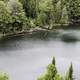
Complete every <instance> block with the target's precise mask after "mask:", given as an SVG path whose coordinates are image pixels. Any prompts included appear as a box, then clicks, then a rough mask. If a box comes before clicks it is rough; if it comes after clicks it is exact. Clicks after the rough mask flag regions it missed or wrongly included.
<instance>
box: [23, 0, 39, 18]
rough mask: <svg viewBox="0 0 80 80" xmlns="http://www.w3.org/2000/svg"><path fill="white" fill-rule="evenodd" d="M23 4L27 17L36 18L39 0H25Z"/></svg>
mask: <svg viewBox="0 0 80 80" xmlns="http://www.w3.org/2000/svg"><path fill="white" fill-rule="evenodd" d="M22 3H23V7H24V9H25V12H26V16H27V17H31V18H36V17H37V8H38V6H37V5H38V1H37V0H24V1H23V2H22Z"/></svg>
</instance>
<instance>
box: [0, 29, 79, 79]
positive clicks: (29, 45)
mask: <svg viewBox="0 0 80 80" xmlns="http://www.w3.org/2000/svg"><path fill="white" fill-rule="evenodd" d="M66 35H68V36H67V37H68V41H67V40H65V39H64V38H65V37H66ZM64 36H65V37H64ZM72 39H73V41H72ZM53 56H55V58H56V64H57V68H58V71H59V73H61V74H62V75H63V74H66V71H67V70H68V68H69V66H70V63H71V62H72V63H73V68H74V78H75V80H79V79H80V31H79V30H59V31H57V32H51V33H47V32H45V33H44V32H39V33H34V34H33V35H31V36H28V37H27V36H26V35H24V36H18V37H12V38H7V39H6V38H5V39H2V40H1V41H0V71H2V72H7V73H9V75H10V79H11V80H37V78H38V77H39V76H40V75H41V74H42V73H43V72H44V71H45V69H46V67H47V65H48V64H49V63H51V60H52V58H53Z"/></svg>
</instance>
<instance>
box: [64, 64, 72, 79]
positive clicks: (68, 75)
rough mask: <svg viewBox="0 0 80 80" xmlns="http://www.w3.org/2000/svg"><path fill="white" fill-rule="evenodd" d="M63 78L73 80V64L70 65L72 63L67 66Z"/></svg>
mask: <svg viewBox="0 0 80 80" xmlns="http://www.w3.org/2000/svg"><path fill="white" fill-rule="evenodd" d="M65 80H73V66H72V63H71V65H70V67H69V70H68V72H67V73H66V77H65Z"/></svg>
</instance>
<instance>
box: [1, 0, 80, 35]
mask: <svg viewBox="0 0 80 80" xmlns="http://www.w3.org/2000/svg"><path fill="white" fill-rule="evenodd" d="M79 22H80V0H0V33H1V34H4V35H5V34H7V33H9V34H10V33H16V32H23V31H26V30H30V29H34V28H37V27H38V28H42V29H43V28H45V29H54V28H57V27H59V26H60V28H63V27H61V26H62V25H64V27H65V26H68V25H72V24H78V25H79Z"/></svg>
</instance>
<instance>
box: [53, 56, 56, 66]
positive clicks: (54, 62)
mask: <svg viewBox="0 0 80 80" xmlns="http://www.w3.org/2000/svg"><path fill="white" fill-rule="evenodd" d="M52 64H54V65H56V61H55V57H53V60H52Z"/></svg>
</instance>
